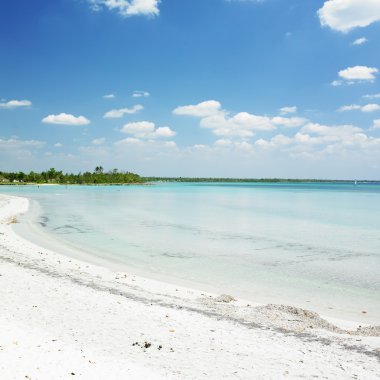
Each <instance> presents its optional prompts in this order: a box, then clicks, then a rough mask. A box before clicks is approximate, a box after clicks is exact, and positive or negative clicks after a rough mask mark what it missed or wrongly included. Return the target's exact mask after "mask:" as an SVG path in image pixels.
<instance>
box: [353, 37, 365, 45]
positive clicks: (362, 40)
mask: <svg viewBox="0 0 380 380" xmlns="http://www.w3.org/2000/svg"><path fill="white" fill-rule="evenodd" d="M366 42H368V40H367V39H366V38H365V37H360V38H357V39H356V40H355V41H354V42H353V43H352V45H363V44H365V43H366Z"/></svg>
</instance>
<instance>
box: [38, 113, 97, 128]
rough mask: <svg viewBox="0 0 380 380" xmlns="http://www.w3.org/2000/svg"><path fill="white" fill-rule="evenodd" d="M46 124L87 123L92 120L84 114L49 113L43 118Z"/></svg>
mask: <svg viewBox="0 0 380 380" xmlns="http://www.w3.org/2000/svg"><path fill="white" fill-rule="evenodd" d="M42 122H43V123H46V124H61V125H87V124H90V120H88V119H87V118H85V117H84V116H74V115H71V114H67V113H60V114H58V115H48V116H46V117H44V118H43V119H42Z"/></svg>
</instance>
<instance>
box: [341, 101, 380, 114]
mask: <svg viewBox="0 0 380 380" xmlns="http://www.w3.org/2000/svg"><path fill="white" fill-rule="evenodd" d="M353 110H360V111H362V112H375V111H380V105H379V104H372V103H371V104H366V105H364V106H360V105H358V104H351V105H348V106H342V107H340V108H339V109H338V111H339V112H345V111H353Z"/></svg>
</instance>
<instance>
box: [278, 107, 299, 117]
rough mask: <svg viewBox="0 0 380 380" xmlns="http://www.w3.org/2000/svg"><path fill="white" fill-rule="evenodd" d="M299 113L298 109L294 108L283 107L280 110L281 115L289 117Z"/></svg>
mask: <svg viewBox="0 0 380 380" xmlns="http://www.w3.org/2000/svg"><path fill="white" fill-rule="evenodd" d="M296 112H297V107H296V106H292V107H282V108H280V114H281V115H287V114H289V113H296Z"/></svg>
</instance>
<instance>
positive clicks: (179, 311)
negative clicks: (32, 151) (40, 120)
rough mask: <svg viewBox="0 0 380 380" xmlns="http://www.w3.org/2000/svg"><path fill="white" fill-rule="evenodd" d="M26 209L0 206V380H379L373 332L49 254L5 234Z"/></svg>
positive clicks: (378, 333) (379, 356) (20, 204)
mask: <svg viewBox="0 0 380 380" xmlns="http://www.w3.org/2000/svg"><path fill="white" fill-rule="evenodd" d="M28 207H29V201H28V200H27V199H26V198H19V197H13V196H8V195H7V196H2V195H0V265H1V266H0V268H1V269H0V296H1V300H2V308H3V310H2V313H1V315H0V326H1V331H2V332H4V334H3V333H2V336H1V337H0V371H1V373H2V374H3V375H4V376H5V378H7V379H16V378H21V377H23V378H27V376H29V378H31V379H33V378H35V377H38V378H68V377H69V376H76V377H79V378H84V379H87V378H91V379H104V378H107V379H119V378H122V377H123V376H129V377H130V378H133V379H140V378H141V379H142V378H145V379H146V378H149V379H160V378H165V379H166V378H169V379H170V378H173V379H194V378H197V379H202V378H208V379H224V378H226V379H231V378H236V379H247V378H252V376H254V377H255V378H279V377H283V376H290V377H293V378H294V377H301V376H306V377H312V376H315V375H316V374H318V376H323V375H325V376H333V377H334V378H347V377H353V378H355V376H357V378H361V377H366V378H368V377H370V376H375V374H376V373H379V372H380V364H379V361H380V350H379V348H378V347H379V346H380V328H379V327H378V326H363V327H360V328H356V327H357V325H356V324H355V323H350V322H347V321H344V322H343V321H338V320H332V319H328V320H327V319H325V318H322V317H321V316H319V315H318V314H317V313H315V312H312V311H309V310H304V309H300V308H296V307H292V306H287V305H273V304H269V305H253V304H250V303H248V302H247V301H245V300H241V299H237V300H236V299H235V298H234V297H232V296H229V295H216V294H211V293H205V292H201V291H199V290H195V289H190V288H185V287H177V286H175V285H173V284H167V283H164V282H160V281H156V280H151V279H149V278H144V277H139V276H135V275H131V274H129V273H126V272H113V271H112V270H110V269H107V268H103V267H100V266H96V265H92V264H89V263H86V262H82V261H80V260H76V259H74V258H71V257H68V256H64V255H61V254H58V253H56V252H53V251H51V250H47V249H44V248H41V247H39V246H38V245H36V244H33V243H31V242H29V241H27V240H25V239H23V238H22V237H20V236H18V235H17V234H16V233H15V232H14V230H13V228H12V225H13V224H14V223H17V222H18V219H17V218H18V216H19V215H20V214H23V213H25V212H27V210H28ZM359 362H360V363H361V365H360V366H358V365H357V363H359ZM1 363H7V365H5V364H1ZM210 363H212V365H210ZM342 368H344V371H343V369H342Z"/></svg>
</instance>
